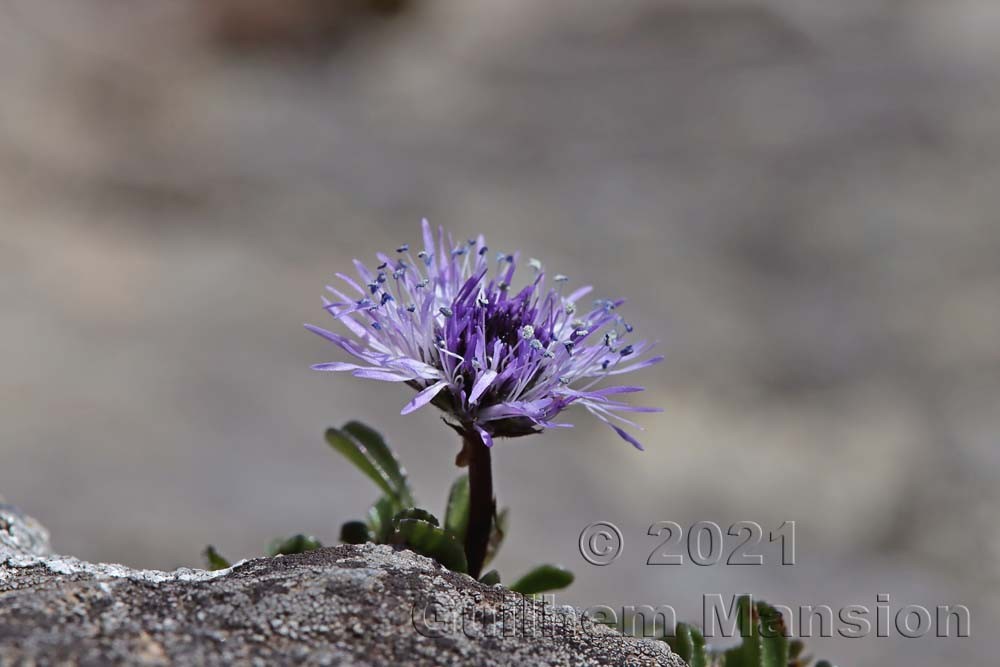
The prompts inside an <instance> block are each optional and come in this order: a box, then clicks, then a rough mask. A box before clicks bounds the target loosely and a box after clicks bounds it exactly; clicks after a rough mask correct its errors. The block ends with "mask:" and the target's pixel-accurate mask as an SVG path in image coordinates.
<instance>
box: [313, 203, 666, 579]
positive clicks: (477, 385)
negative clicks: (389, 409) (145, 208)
mask: <svg viewBox="0 0 1000 667" xmlns="http://www.w3.org/2000/svg"><path fill="white" fill-rule="evenodd" d="M422 226H423V248H422V249H421V250H420V251H418V252H417V253H416V256H415V257H414V255H413V254H412V253H411V252H410V246H409V244H405V243H404V244H403V245H400V246H399V247H398V248H396V253H395V256H394V257H390V256H389V255H386V254H378V255H377V258H378V264H377V266H376V267H375V269H374V270H371V269H369V268H368V267H367V266H365V265H364V264H363V263H361V262H359V261H356V260H355V262H354V265H355V268H356V269H357V275H358V278H357V280H355V279H354V278H352V277H350V276H347V275H346V274H342V273H338V274H337V277H338V278H339V279H340V280H341V281H342V282H343V283H344V287H343V291H342V290H341V289H338V288H337V287H332V286H328V287H327V289H328V290H329V291H330V293H331V294H333V295H334V296H335V297H336V301H331V300H330V299H326V298H324V300H323V302H324V307H325V309H326V310H327V312H329V313H330V314H331V315H332V316H333V317H334V318H335V319H337V320H338V321H339V322H340V323H341V324H343V325H344V327H345V328H346V329H347V330H348V332H349V334H350V335H341V334H339V333H335V332H332V331H327V330H326V329H322V328H320V327H317V326H313V325H311V324H307V325H306V327H307V328H308V329H309V330H310V331H312V332H314V333H316V334H318V335H320V336H322V337H323V338H325V339H327V340H329V341H330V342H332V343H334V344H335V345H337V347H339V348H340V349H341V350H343V351H344V352H346V353H347V354H348V355H350V356H351V357H353V358H354V361H352V362H350V363H348V362H343V361H333V362H327V363H322V364H316V365H315V366H313V369H315V370H318V371H333V372H349V373H351V375H353V376H355V377H359V378H366V379H370V380H380V381H384V382H398V383H403V384H406V385H408V386H410V387H411V388H413V389H414V390H415V391H416V392H417V393H416V395H415V396H414V397H413V398H412V399H411V400H410V401H409V402H408V403H407V404H406V405H405V406H403V409H402V414H404V415H406V414H409V413H411V412H414V411H416V410H419V409H420V408H422V407H424V406H425V405H428V404H430V405H434V406H435V407H437V408H438V409H440V410H441V411H442V412H443V413H444V417H445V423H447V424H448V426H449V427H451V428H452V429H453V430H454V431H455V432H456V433H458V434H459V436H461V438H462V448H461V450H460V451H459V453H458V456H457V457H456V460H455V463H456V464H457V465H458V466H459V467H467V468H468V476H467V489H465V488H464V487H462V488H460V489H459V490H458V491H457V493H460V494H464V495H463V496H462V497H463V498H467V500H466V501H463V505H462V508H461V512H462V514H461V515H460V519H459V518H458V516H459V515H454V518H453V521H452V523H451V524H450V527H449V526H447V525H446V526H445V527H441V526H437V525H432V524H431V522H430V521H428V520H427V519H426V517H425V518H415V517H412V516H402V517H399V518H398V519H397V514H398V512H399V511H402V510H405V509H407V508H408V507H409V506H411V505H412V502H410V501H412V499H413V498H412V494H409V490H408V489H406V488H403V487H401V486H400V480H399V479H393V478H392V474H393V473H394V471H396V470H398V462H396V461H395V458H394V457H389V454H391V453H389V452H388V450H387V448H386V447H385V443H384V442H383V441H382V440H381V438H375V437H372V433H371V432H365V433H361V431H362V430H363V427H360V426H355V430H356V432H354V433H350V432H347V436H349V438H348V439H345V438H344V433H345V432H346V427H345V431H344V432H340V431H334V430H331V431H329V432H327V439H328V440H331V439H332V440H331V444H333V445H334V447H336V448H338V451H340V452H341V453H342V454H344V455H345V456H347V457H348V458H349V459H350V460H351V461H352V462H354V463H355V465H358V466H359V467H361V469H362V470H363V471H364V472H365V473H366V474H368V475H369V477H371V478H372V479H373V480H374V481H375V483H376V484H377V485H379V487H380V488H381V489H382V491H383V493H384V494H385V495H384V496H383V498H382V499H380V501H379V502H378V503H376V509H375V514H376V515H377V518H376V519H374V520H373V519H371V517H370V518H369V522H368V524H369V528H371V530H372V531H373V532H372V533H371V535H369V537H370V538H372V539H375V540H379V539H390V538H391V539H397V540H398V539H404V540H407V541H408V543H409V542H415V541H418V540H422V541H425V542H427V543H429V542H430V541H435V543H436V544H438V549H439V550H444V551H449V552H450V551H453V549H452V543H451V542H450V541H449V540H450V539H451V538H454V539H455V540H458V541H459V542H458V543H459V545H460V546H461V548H462V551H463V552H464V556H465V565H464V568H463V569H464V570H465V571H467V572H468V573H469V574H470V575H472V576H473V577H477V578H478V577H479V576H480V575H481V573H482V569H483V566H484V565H485V564H486V563H487V561H488V558H489V555H490V553H491V549H492V550H494V551H495V547H491V545H493V544H494V543H495V542H496V540H497V537H496V536H497V534H500V535H502V534H503V529H502V526H498V525H497V523H498V520H499V519H500V518H501V514H500V513H498V512H497V510H496V501H495V499H494V494H493V474H492V463H491V452H492V449H493V444H494V442H495V440H496V439H497V438H514V437H522V436H527V435H533V434H535V433H539V432H541V431H543V430H545V429H546V428H554V427H559V426H566V424H559V423H556V422H555V419H556V417H557V416H558V415H559V414H560V413H561V412H563V410H565V409H566V408H569V407H570V406H572V405H578V406H581V407H583V408H585V409H586V410H587V411H588V412H590V413H591V414H592V415H594V416H595V417H597V418H598V419H599V420H601V421H602V422H604V423H605V424H607V425H608V426H610V427H611V428H612V429H613V430H614V431H615V432H616V433H617V434H618V435H619V436H621V437H622V438H623V439H624V440H626V441H627V442H629V443H630V444H632V445H634V446H635V447H636V448H638V449H642V445H640V444H639V441H638V440H636V439H635V438H634V437H633V436H632V435H630V434H629V433H627V432H626V431H625V430H624V429H623V428H622V426H620V425H619V424H622V425H630V426H637V425H636V424H634V423H633V422H632V421H630V420H628V419H626V418H624V417H622V415H621V413H623V412H658V409H656V408H642V407H636V406H632V405H629V404H628V403H624V402H621V401H618V400H616V399H617V396H619V395H622V394H628V393H633V392H638V391H642V387H636V386H629V385H618V386H598V385H600V384H601V383H602V381H604V380H607V379H609V378H613V377H616V376H618V375H622V374H625V373H629V372H632V371H636V370H639V369H642V368H646V367H648V366H651V365H653V364H655V363H657V362H659V361H661V360H662V357H652V358H648V359H645V360H642V361H636V359H638V358H639V357H641V356H642V355H643V354H644V353H645V352H646V351H648V350H649V348H650V347H652V346H651V344H650V343H649V342H647V341H637V342H634V343H629V342H628V341H627V340H626V339H627V338H628V337H629V335H630V334H631V333H632V326H631V325H630V324H628V323H627V322H626V321H625V320H624V319H623V318H622V316H621V315H619V314H618V312H617V309H618V307H619V306H620V305H621V304H622V303H623V302H622V301H620V300H617V301H616V300H607V299H601V300H597V301H594V302H593V305H592V306H591V307H590V308H587V309H583V308H579V306H578V302H579V300H580V299H582V298H583V297H584V296H586V295H587V294H589V293H590V291H591V288H590V287H589V286H588V287H581V288H579V289H577V290H575V291H573V292H571V293H570V294H568V295H564V293H563V288H564V286H565V284H566V283H567V282H568V280H569V278H567V277H566V276H563V275H555V276H553V277H552V282H553V284H554V286H553V287H549V288H546V286H545V278H546V274H545V271H544V269H543V268H542V264H541V263H540V262H539V261H538V260H535V259H532V260H529V262H528V266H529V267H530V270H531V274H530V275H529V279H528V280H527V284H526V285H525V286H524V287H523V288H522V289H520V290H518V291H515V289H514V287H513V280H514V275H515V272H516V270H517V265H518V261H519V260H518V257H519V256H518V254H517V253H515V254H507V253H503V252H501V253H497V254H496V255H495V258H494V257H491V256H490V252H489V248H487V246H486V240H485V239H484V238H483V237H482V236H480V237H478V238H475V239H470V240H469V241H467V242H458V243H456V242H455V240H454V239H453V238H452V237H451V236H446V235H445V233H444V230H443V229H439V230H438V234H437V239H436V240H435V237H434V233H433V231H432V230H431V227H430V224H429V223H428V222H427V221H426V220H424V221H423V225H422ZM345 292H353V294H352V295H351V296H348V295H347V293H345ZM359 433H361V435H359ZM350 438H354V441H355V444H360V445H361V447H362V449H359V448H358V447H357V446H355V445H354V444H352V442H351V440H350ZM367 448H374V449H372V452H371V460H369V459H368V457H366V456H365V455H364V454H363V453H362V451H368V449H367ZM390 458H391V460H390ZM375 464H380V465H381V466H382V467H381V468H376V467H375ZM393 466H396V468H395V469H394V468H393ZM408 494H409V495H408ZM459 520H461V521H462V522H464V526H462V527H459V526H458V525H457V523H456V522H458V521H459ZM355 531H357V532H355ZM361 535H362V534H361V532H360V527H359V526H357V525H352V526H351V528H350V532H349V534H348V536H349V537H351V538H354V537H358V538H360V537H361ZM401 536H402V537H401ZM448 558H449V562H452V563H458V562H460V561H458V559H457V558H455V557H454V556H448Z"/></svg>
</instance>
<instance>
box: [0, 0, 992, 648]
mask: <svg viewBox="0 0 1000 667" xmlns="http://www.w3.org/2000/svg"><path fill="white" fill-rule="evenodd" d="M998 103H1000V3H997V2H995V1H994V0H949V1H948V2H942V1H940V0H923V1H921V0H839V1H838V2H829V1H823V0H815V1H813V0H743V1H740V0H729V1H724V0H673V1H671V0H661V1H653V0H634V1H620V2H596V1H595V2H584V1H576V2H570V1H568V0H548V1H547V2H544V3H540V2H528V1H527V0H494V1H485V0H484V1H481V2H462V1H461V0H424V1H423V2H418V1H415V0H414V1H412V2H401V1H396V2H393V1H390V0H382V1H381V2H374V1H368V0H354V1H344V2H324V1H321V0H295V1H294V2H289V1H285V0H190V1H189V2H186V1H181V0H177V1H174V2H149V1H147V2H121V1H111V0H73V1H72V2H70V1H69V0H63V1H62V2H58V1H49V0H41V1H39V0H0V305H2V308H3V311H2V327H0V368H2V371H0V493H2V494H3V495H4V496H6V497H7V499H8V500H9V501H11V502H14V503H17V504H19V505H20V506H21V507H22V508H23V509H25V510H26V511H27V512H29V513H31V514H33V515H35V516H36V517H37V518H39V519H40V520H41V521H42V522H43V523H45V524H46V525H47V526H48V527H49V528H50V529H51V530H52V532H53V536H54V543H55V546H56V548H57V549H58V550H59V551H61V552H64V553H71V554H74V555H77V556H80V557H83V558H87V559H101V560H112V561H123V562H126V563H129V564H132V565H138V566H145V567H157V568H173V567H177V566H181V565H198V564H199V563H200V556H199V554H200V551H201V549H202V547H203V546H204V545H205V544H206V543H209V542H211V543H214V544H216V545H217V546H218V547H219V548H220V550H222V551H223V552H224V553H225V554H227V555H228V556H230V557H232V558H243V557H249V556H253V555H256V554H259V553H261V551H262V550H263V548H264V545H265V544H266V543H267V542H268V541H269V540H270V539H271V538H272V537H275V536H277V535H281V534H288V533H291V532H297V531H307V532H311V533H314V534H316V535H317V536H319V537H320V538H321V539H323V540H325V541H328V542H334V541H335V539H336V532H337V529H338V526H339V524H340V522H342V521H344V520H347V519H351V518H355V517H357V516H360V515H361V513H362V512H363V511H364V510H365V508H366V507H367V505H368V503H369V502H370V501H371V500H373V499H374V495H375V494H374V491H373V489H372V488H371V487H370V485H369V483H368V482H367V481H366V480H365V479H363V478H362V477H361V476H360V475H359V474H358V473H357V472H355V471H354V470H353V469H350V468H348V467H347V466H346V465H345V464H344V463H343V462H342V461H341V460H340V459H339V458H338V456H337V455H335V454H334V453H333V452H332V451H330V450H329V449H328V448H327V447H326V446H325V445H324V443H323V441H322V439H321V434H322V431H323V429H324V428H325V427H326V426H328V425H331V424H340V423H342V422H344V421H346V420H347V419H350V418H361V419H364V420H366V421H370V422H372V423H374V424H376V425H377V426H378V427H379V428H380V429H382V430H383V431H384V432H385V433H386V434H387V436H388V437H389V438H390V439H391V441H392V442H394V443H395V444H396V446H397V447H398V449H399V451H400V453H401V455H402V456H403V458H404V462H405V463H406V464H407V466H408V467H409V469H410V471H411V473H412V476H413V478H414V480H415V484H416V485H417V489H418V492H419V493H420V496H421V498H422V500H423V502H424V503H425V504H427V505H429V506H431V507H432V508H434V509H440V505H441V504H442V503H443V496H444V494H445V490H446V488H447V484H448V483H449V482H450V480H451V479H452V478H453V477H454V476H455V475H456V473H457V470H456V469H455V468H454V466H453V465H452V461H453V457H454V455H455V453H456V451H457V448H458V443H457V442H456V441H455V437H454V435H453V434H452V433H451V432H450V431H449V430H448V429H445V428H443V427H442V425H441V423H440V422H439V420H438V417H437V415H435V414H434V413H433V412H432V411H431V410H429V409H428V410H425V411H422V412H419V413H417V414H414V415H411V416H408V417H401V416H399V409H400V408H401V406H402V405H403V404H404V403H405V402H406V400H407V397H408V390H407V389H406V388H403V387H395V386H386V385H383V384H380V383H368V382H365V381H362V380H355V379H352V378H349V377H345V376H333V375H330V374H320V373H314V372H311V371H310V370H309V365H310V364H311V363H316V362H320V361H330V360H334V359H339V358H341V357H339V356H338V352H339V351H338V350H337V349H336V348H334V347H333V346H332V345H329V344H327V343H325V342H324V341H322V340H321V339H319V338H318V337H315V336H312V335H310V334H308V333H307V332H306V331H305V330H304V329H303V328H302V326H301V325H302V323H303V322H312V323H316V324H321V325H324V324H328V323H329V320H328V319H327V318H326V316H325V314H324V313H323V311H322V310H321V308H320V295H321V294H322V293H323V285H324V284H326V283H327V282H329V280H330V279H331V278H332V274H333V273H334V272H335V271H340V270H345V269H349V268H350V264H349V262H350V259H351V258H352V257H354V256H360V257H363V258H365V259H371V258H372V256H373V254H374V253H375V252H376V251H378V250H384V249H386V248H388V247H394V246H395V245H396V244H398V243H401V242H406V241H410V242H415V241H416V240H417V239H418V238H419V231H418V229H419V228H418V224H419V220H420V218H421V217H422V216H427V217H428V218H430V219H431V220H432V221H433V222H435V223H440V224H444V225H446V226H447V227H448V228H449V229H451V230H453V231H454V232H455V233H456V235H458V236H466V235H471V234H475V233H478V232H480V231H483V232H485V233H487V235H488V237H489V240H490V245H491V246H492V247H495V248H504V249H515V248H521V249H524V250H525V251H526V253H527V254H528V255H531V256H535V257H539V258H543V259H544V260H545V262H546V264H547V265H548V266H549V267H550V268H551V269H552V270H553V271H558V272H563V273H566V274H569V275H570V276H571V277H573V278H574V279H576V280H579V281H581V282H582V281H586V282H593V283H594V284H596V285H597V286H598V287H599V290H600V291H601V293H602V294H601V295H602V296H611V295H624V296H627V297H628V298H629V299H630V302H629V303H628V304H627V305H626V306H625V310H624V312H625V313H626V314H627V316H628V317H629V318H630V320H631V321H633V322H634V323H635V324H636V326H637V328H638V330H639V332H641V333H643V334H645V335H647V336H650V337H653V338H657V339H659V340H661V341H662V342H661V345H660V350H661V351H662V353H664V354H665V355H666V357H667V360H666V362H665V363H664V364H662V365H660V366H658V367H655V368H653V369H650V370H647V371H645V372H644V376H643V377H642V378H639V380H640V381H643V382H644V384H646V385H647V386H648V387H649V388H650V392H649V393H648V394H647V395H646V396H645V397H644V398H645V402H646V403H648V404H656V405H661V406H663V407H664V408H665V412H664V413H663V414H662V415H652V416H648V418H645V419H643V423H644V424H645V425H646V426H647V427H648V431H647V432H646V433H645V434H644V440H645V442H646V444H647V451H646V452H645V453H639V452H636V451H634V450H633V449H632V448H631V447H629V446H628V445H627V444H625V443H624V442H622V441H620V440H619V439H618V438H617V437H615V436H614V435H613V434H612V433H610V432H609V431H607V429H605V428H603V427H598V425H597V424H596V422H594V421H592V420H588V419H587V418H582V417H581V418H580V419H578V420H577V424H578V426H577V428H576V429H573V430H568V431H564V432H552V433H548V434H546V435H544V436H541V437H537V438H534V439H522V440H520V441H515V442H502V443H500V444H499V445H498V447H497V450H496V452H495V462H496V463H495V465H496V478H497V479H496V484H497V488H498V493H499V495H500V499H501V502H503V503H505V504H508V505H510V506H511V508H512V517H513V523H512V530H511V534H510V539H509V540H508V544H507V546H506V551H505V553H503V555H502V557H501V558H500V562H499V563H498V566H499V567H500V569H501V570H502V571H504V572H506V573H508V577H509V576H512V575H516V574H517V573H519V572H521V571H523V570H524V569H526V568H527V567H529V566H530V565H532V564H534V563H536V562H539V561H560V562H563V563H564V564H566V565H569V566H571V567H573V568H574V569H575V570H576V571H577V574H578V580H577V583H576V584H575V585H574V586H573V587H572V588H571V589H570V590H569V591H568V592H567V593H565V594H564V595H561V596H559V600H560V601H561V602H566V603H570V604H576V605H580V606H589V605H593V604H609V605H620V604H624V603H633V604H643V603H651V604H666V603H669V604H672V605H673V606H675V607H676V608H677V610H678V611H679V612H680V614H681V615H682V616H689V617H692V618H694V619H699V618H700V614H701V597H700V596H701V595H702V594H703V593H712V592H718V593H725V594H731V593H738V592H753V593H755V594H758V595H760V596H763V597H765V598H767V599H769V600H773V601H777V602H783V603H785V604H789V605H800V604H821V603H826V604H830V605H832V606H835V607H842V606H845V605H849V604H862V605H866V606H868V607H870V608H874V605H875V602H876V594H877V593H888V594H890V595H891V599H892V603H893V609H894V610H895V609H898V608H899V607H901V606H903V605H905V604H910V603H913V604H923V605H924V606H928V607H933V606H934V605H937V604H951V603H964V604H966V605H968V606H969V607H970V609H971V611H972V631H973V636H972V638H970V639H950V640H946V639H937V638H934V637H925V638H922V639H902V638H899V637H898V636H894V638H891V639H877V638H875V637H869V638H866V639H859V640H838V641H834V640H824V641H815V640H814V641H813V642H812V643H811V644H810V646H812V647H813V648H815V650H816V652H817V653H818V654H819V655H820V656H821V657H827V658H830V659H832V660H834V661H837V662H839V663H840V664H841V665H876V664H879V665H904V664H905V665H922V666H927V667H930V666H940V665H959V664H961V665H984V666H985V665H995V664H996V656H995V651H994V652H993V653H988V652H987V646H986V644H987V643H990V642H988V641H987V638H988V637H990V636H991V634H992V633H994V628H995V626H996V623H997V622H998V621H1000V593H998V585H1000V537H998V532H997V527H996V526H997V523H996V519H995V516H996V514H995V512H996V510H997V508H998V501H1000V490H998V482H1000V447H998V445H1000V410H998V407H1000V405H998V393H1000V224H998V213H997V211H998V210H1000V105H998ZM745 519H747V520H755V521H757V522H759V523H761V524H762V525H763V527H764V528H765V530H769V529H773V528H777V526H778V525H779V524H780V523H781V522H782V521H784V520H795V521H797V527H798V535H797V537H798V564H797V565H796V566H794V567H780V566H779V567H733V566H724V565H720V566H715V567H697V566H695V565H690V564H689V565H684V566H683V567H649V566H646V565H645V564H644V563H645V560H646V557H647V556H648V554H649V553H650V552H651V551H652V550H653V549H654V547H655V546H656V544H657V542H658V540H656V539H655V538H653V537H649V536H647V535H646V528H647V527H648V526H649V524H650V523H652V522H654V521H657V520H674V521H677V522H679V523H680V524H682V525H689V524H691V523H692V522H694V521H698V520H713V521H716V522H718V523H720V524H722V525H723V527H726V526H728V525H729V524H730V523H732V522H734V521H738V520H745ZM597 520H608V521H613V522H615V523H616V524H618V525H619V526H620V527H621V528H622V531H623V533H624V535H625V542H626V547H625V551H624V553H623V555H622V557H621V558H620V559H619V560H618V561H617V562H615V563H614V564H613V565H611V566H608V567H606V568H596V567H592V566H588V565H587V564H586V563H584V562H583V561H582V559H581V558H580V556H579V554H578V553H577V546H576V542H577V537H578V535H579V533H580V530H581V529H582V528H583V527H584V526H585V525H586V524H587V523H589V522H591V521H597ZM768 553H774V552H773V551H769V552H768ZM894 635H895V633H894ZM992 643H993V644H994V645H995V641H993V642H992Z"/></svg>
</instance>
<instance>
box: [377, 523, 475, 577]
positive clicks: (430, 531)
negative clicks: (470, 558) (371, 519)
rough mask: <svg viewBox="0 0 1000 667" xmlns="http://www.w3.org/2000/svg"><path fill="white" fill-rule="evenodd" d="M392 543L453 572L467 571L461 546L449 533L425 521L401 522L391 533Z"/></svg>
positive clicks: (467, 566)
mask: <svg viewBox="0 0 1000 667" xmlns="http://www.w3.org/2000/svg"><path fill="white" fill-rule="evenodd" d="M392 541H393V542H395V543H397V544H404V545H406V546H408V547H409V548H410V549H412V550H413V551H416V552H417V553H418V554H421V555H424V556H427V557H428V558H433V559H434V560H436V561H437V562H439V563H441V565H444V566H445V567H446V568H448V569H449V570H452V571H453V572H466V571H467V570H468V569H469V565H468V563H467V562H466V560H465V550H464V549H463V548H462V544H461V543H460V542H459V541H458V540H457V539H455V536H454V535H452V534H451V533H449V532H447V531H445V530H444V529H443V528H438V527H437V526H435V525H433V524H431V523H429V522H427V521H422V520H420V519H403V520H401V521H400V522H399V525H398V526H397V527H396V532H395V533H393V536H392Z"/></svg>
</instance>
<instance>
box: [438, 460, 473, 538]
mask: <svg viewBox="0 0 1000 667" xmlns="http://www.w3.org/2000/svg"><path fill="white" fill-rule="evenodd" d="M468 526H469V476H468V475H462V476H461V477H459V478H458V479H456V480H455V481H454V482H453V483H452V485H451V491H450V492H449V493H448V506H447V507H446V508H445V512H444V527H445V528H447V529H448V530H450V531H451V532H453V533H455V537H457V538H458V539H459V540H462V541H464V540H465V529H466V528H468Z"/></svg>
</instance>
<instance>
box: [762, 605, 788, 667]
mask: <svg viewBox="0 0 1000 667" xmlns="http://www.w3.org/2000/svg"><path fill="white" fill-rule="evenodd" d="M757 615H758V617H759V618H760V635H761V649H762V650H761V661H762V662H761V664H762V665H763V666H764V667H787V666H788V658H789V647H788V637H786V636H785V619H784V617H782V615H781V612H780V611H778V610H777V609H775V608H774V607H772V606H771V605H769V604H767V603H766V602H758V603H757Z"/></svg>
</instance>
